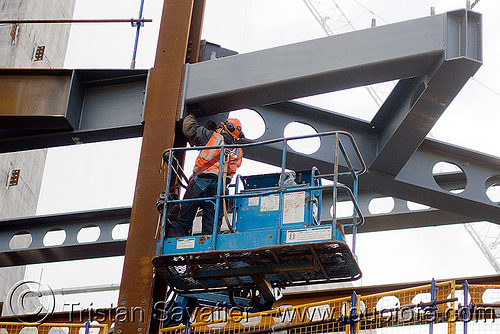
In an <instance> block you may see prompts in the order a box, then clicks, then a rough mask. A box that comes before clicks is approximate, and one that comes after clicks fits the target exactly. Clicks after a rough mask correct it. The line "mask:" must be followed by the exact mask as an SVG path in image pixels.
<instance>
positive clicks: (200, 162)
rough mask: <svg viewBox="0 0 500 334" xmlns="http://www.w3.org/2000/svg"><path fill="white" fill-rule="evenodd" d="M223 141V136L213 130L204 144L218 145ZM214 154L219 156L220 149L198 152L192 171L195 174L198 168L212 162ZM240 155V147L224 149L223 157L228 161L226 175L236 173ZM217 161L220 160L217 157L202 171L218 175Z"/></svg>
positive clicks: (241, 152)
mask: <svg viewBox="0 0 500 334" xmlns="http://www.w3.org/2000/svg"><path fill="white" fill-rule="evenodd" d="M223 143H224V137H223V136H222V135H221V134H219V133H217V132H214V134H213V135H212V137H210V140H209V141H208V143H207V145H206V146H219V145H222V144H223ZM216 156H217V157H219V156H220V149H215V148H212V149H204V150H202V151H201V152H200V154H198V157H197V158H196V162H195V165H194V169H193V172H194V173H195V174H197V172H198V171H199V170H200V169H202V168H204V167H203V166H205V165H206V164H209V163H212V162H213V161H212V160H213V159H214V158H215V157H216ZM242 157H243V151H242V150H241V148H236V147H234V148H232V149H231V150H230V151H229V149H226V153H225V156H224V158H225V161H228V162H227V163H228V167H227V176H229V177H232V176H233V175H234V174H235V173H236V170H237V169H238V167H240V166H241V159H242ZM219 161H220V160H219V159H217V161H216V162H215V163H212V165H211V166H209V167H208V168H206V169H205V170H204V171H203V173H211V174H214V175H218V174H219Z"/></svg>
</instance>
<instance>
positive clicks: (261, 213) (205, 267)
mask: <svg viewBox="0 0 500 334" xmlns="http://www.w3.org/2000/svg"><path fill="white" fill-rule="evenodd" d="M312 137H319V138H320V140H321V141H322V145H328V146H327V147H331V151H332V154H331V157H332V164H331V167H332V168H331V170H329V171H326V174H322V173H321V172H320V171H319V170H318V168H316V167H315V166H311V167H310V169H309V170H303V171H291V170H287V168H286V160H287V155H289V154H290V153H291V152H293V151H292V150H291V149H290V147H289V143H290V142H291V141H293V140H301V139H302V140H307V138H312ZM346 144H347V145H350V146H351V147H352V148H354V152H356V155H357V156H356V157H355V161H351V160H350V157H348V156H347V155H346V149H345V145H346ZM259 145H276V146H277V147H278V146H281V150H282V166H281V172H279V173H274V174H266V175H250V176H240V175H238V176H236V178H235V181H236V182H235V183H233V184H231V185H230V188H231V189H230V192H229V194H224V191H223V189H224V188H225V187H224V184H223V179H224V178H225V177H223V168H221V169H220V171H219V178H218V191H217V195H216V196H214V197H211V198H200V199H195V200H197V201H211V202H213V203H214V205H215V222H214V230H213V231H214V232H213V234H212V235H191V236H185V237H178V238H166V237H165V236H166V233H167V232H166V231H167V229H168V226H169V224H170V222H169V220H168V218H167V216H168V215H167V212H168V209H169V207H170V206H173V205H175V204H181V205H182V203H183V202H186V201H193V199H191V200H179V199H172V198H175V197H174V196H171V194H170V193H169V192H170V191H171V189H172V185H173V181H175V179H174V178H175V177H176V176H177V175H181V174H182V173H181V171H180V170H179V164H178V163H176V159H175V154H176V153H177V152H182V151H188V150H202V149H206V148H207V147H186V148H173V149H169V150H166V151H165V152H164V162H165V167H166V168H165V175H166V188H165V189H166V190H165V191H166V196H165V198H166V199H165V201H164V203H162V205H163V209H162V210H161V220H160V222H161V224H160V226H159V231H160V233H159V234H160V235H161V236H160V237H159V242H158V252H157V256H156V257H155V258H154V259H153V263H154V266H155V268H156V270H157V272H159V273H160V275H161V276H162V277H163V278H164V279H165V281H166V282H167V284H168V286H169V287H170V289H171V290H172V291H175V292H177V293H180V294H200V293H201V294H203V293H213V292H229V293H235V292H237V293H240V292H241V291H258V293H259V294H260V296H262V297H263V298H264V300H267V301H269V300H274V297H273V296H274V295H273V290H274V288H283V287H289V286H297V285H308V284H317V283H329V282H343V281H352V280H356V279H359V278H360V277H361V270H360V268H359V266H358V263H357V259H356V256H355V255H354V253H353V251H352V250H351V248H350V247H349V246H348V245H347V243H346V238H345V234H344V228H352V231H353V245H352V249H354V247H355V242H356V241H355V239H356V238H355V237H356V229H357V228H358V227H359V226H360V225H361V224H363V222H364V218H363V216H362V214H361V212H360V210H359V206H358V204H357V201H356V199H357V188H358V184H357V183H358V177H359V175H360V174H362V173H363V172H364V171H365V170H366V166H365V164H364V161H363V159H362V157H361V155H360V153H359V150H358V148H357V146H356V143H355V141H354V139H353V137H352V136H351V135H350V134H349V133H347V132H342V131H335V132H326V133H320V134H315V135H307V136H298V137H290V138H282V139H276V140H271V141H265V142H258V143H250V144H241V145H225V146H216V148H218V149H221V151H222V152H224V153H223V154H220V161H219V163H220V166H222V165H223V163H224V156H225V155H226V151H227V150H228V149H232V148H234V147H240V148H242V149H243V151H245V149H246V148H249V147H255V146H259ZM293 153H294V154H296V153H295V152H293ZM340 192H343V193H344V197H345V196H347V197H348V198H349V199H350V200H351V201H352V203H353V208H354V210H353V220H352V223H351V224H349V225H347V226H346V225H344V226H342V225H340V224H339V223H338V222H337V219H336V217H335V209H333V208H335V206H336V203H337V200H338V197H339V193H340ZM326 194H328V195H329V196H325V195H326ZM325 197H328V198H330V199H331V203H328V204H330V205H331V207H332V211H333V214H332V216H333V218H331V219H330V217H329V218H324V217H321V207H322V206H323V205H325V204H326V203H324V198H325ZM222 201H227V202H231V205H230V210H229V211H231V212H230V215H231V219H227V218H228V216H229V214H228V213H227V212H221V211H224V210H222V209H219V208H225V207H226V205H221V204H226V203H222ZM221 216H224V218H226V219H225V220H226V224H227V225H228V226H227V228H228V229H227V230H226V231H224V229H220V228H217V221H218V217H221ZM223 226H224V224H223ZM221 230H222V232H221Z"/></svg>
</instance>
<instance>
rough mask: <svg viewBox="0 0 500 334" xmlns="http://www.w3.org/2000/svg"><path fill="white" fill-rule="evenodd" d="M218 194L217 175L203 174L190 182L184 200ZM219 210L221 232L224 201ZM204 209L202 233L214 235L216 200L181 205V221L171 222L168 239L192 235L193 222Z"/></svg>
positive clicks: (218, 228) (218, 226)
mask: <svg viewBox="0 0 500 334" xmlns="http://www.w3.org/2000/svg"><path fill="white" fill-rule="evenodd" d="M216 194H217V175H214V174H201V175H200V176H194V177H192V178H191V179H190V180H189V183H188V186H187V187H186V193H185V194H184V197H183V199H184V200H186V199H196V198H203V197H213V196H215V195H216ZM220 204H221V205H220V209H219V219H218V220H219V221H218V223H217V230H218V231H219V230H220V226H221V224H222V214H223V213H222V200H221V203H220ZM199 208H202V210H203V215H202V220H201V233H202V234H203V235H207V234H212V232H213V227H214V216H215V199H214V200H209V201H189V202H183V203H182V204H181V212H180V216H181V219H180V220H175V221H172V222H170V223H171V226H170V227H169V230H168V233H167V237H168V238H174V237H184V236H187V235H191V234H192V230H193V221H194V218H195V216H196V213H197V212H198V209H199Z"/></svg>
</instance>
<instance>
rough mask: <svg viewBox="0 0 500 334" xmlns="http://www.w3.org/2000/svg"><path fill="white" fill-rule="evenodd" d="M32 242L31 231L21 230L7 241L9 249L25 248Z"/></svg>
mask: <svg viewBox="0 0 500 334" xmlns="http://www.w3.org/2000/svg"><path fill="white" fill-rule="evenodd" d="M32 242H33V237H32V236H31V233H29V232H26V231H23V232H18V233H16V234H15V235H14V236H12V238H10V241H9V248H10V249H25V248H28V247H29V246H30V245H31V243H32Z"/></svg>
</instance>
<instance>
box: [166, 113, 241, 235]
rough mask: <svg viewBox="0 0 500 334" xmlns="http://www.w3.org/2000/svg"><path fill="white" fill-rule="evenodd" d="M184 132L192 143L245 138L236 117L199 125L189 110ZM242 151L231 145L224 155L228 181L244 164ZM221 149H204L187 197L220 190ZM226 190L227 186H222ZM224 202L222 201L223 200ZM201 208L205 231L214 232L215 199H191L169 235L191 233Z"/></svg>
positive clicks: (199, 196) (173, 222)
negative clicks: (210, 125)
mask: <svg viewBox="0 0 500 334" xmlns="http://www.w3.org/2000/svg"><path fill="white" fill-rule="evenodd" d="M182 132H183V133H184V135H185V136H186V137H187V139H188V140H189V142H190V143H191V145H194V146H219V145H223V144H224V145H232V144H234V143H235V141H237V140H239V139H241V138H244V135H243V132H242V129H241V122H240V121H239V120H238V119H236V118H228V119H226V120H225V121H224V122H221V125H220V127H218V128H216V129H215V130H211V129H207V128H206V127H205V126H202V125H199V124H198V122H197V120H196V116H195V115H194V114H193V113H190V114H189V115H188V116H186V118H184V121H183V123H182ZM242 158H243V152H242V150H241V148H228V149H226V151H225V155H224V164H223V165H224V166H223V167H222V168H224V174H225V175H226V176H227V179H226V180H225V181H226V184H229V183H230V182H231V178H232V176H233V175H234V174H235V173H236V170H237V169H238V167H240V165H241V160H242ZM219 161H220V149H218V148H212V149H204V150H202V151H201V152H200V153H199V154H198V157H197V158H196V162H195V166H194V169H193V175H192V176H191V178H190V179H189V183H188V186H187V188H186V192H185V194H184V198H183V199H184V200H186V199H196V198H203V197H212V196H215V195H216V194H217V179H218V175H219V168H220V167H221V166H219ZM223 191H225V189H224V190H223ZM221 202H222V201H221ZM198 208H202V209H203V216H202V223H201V224H202V230H201V233H202V234H203V235H207V234H212V232H213V225H214V216H215V200H213V201H188V202H183V203H182V205H181V211H180V219H179V220H175V221H172V222H171V226H170V228H169V230H168V233H167V237H169V238H171V237H183V236H187V235H191V232H192V229H193V220H194V218H195V216H196V213H197V211H198ZM221 222H222V213H221V210H219V221H218V224H217V226H218V228H220V226H221Z"/></svg>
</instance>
